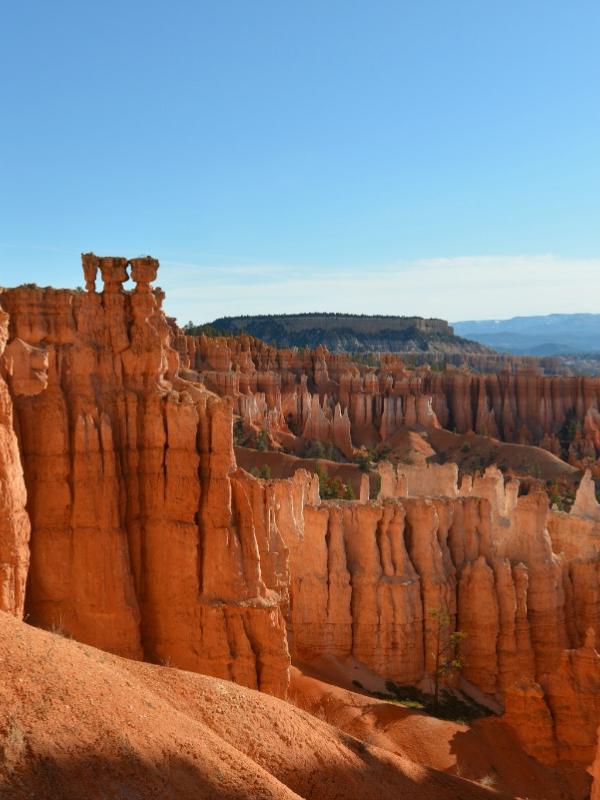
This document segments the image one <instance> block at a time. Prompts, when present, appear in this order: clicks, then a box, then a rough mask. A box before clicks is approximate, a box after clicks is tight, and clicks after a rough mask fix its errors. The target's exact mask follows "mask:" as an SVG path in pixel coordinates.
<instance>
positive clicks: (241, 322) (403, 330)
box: [190, 313, 488, 354]
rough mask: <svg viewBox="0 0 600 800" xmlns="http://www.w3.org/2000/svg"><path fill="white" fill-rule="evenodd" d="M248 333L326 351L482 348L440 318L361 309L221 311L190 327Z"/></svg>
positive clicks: (276, 343) (271, 341)
mask: <svg viewBox="0 0 600 800" xmlns="http://www.w3.org/2000/svg"><path fill="white" fill-rule="evenodd" d="M203 328H204V329H207V328H208V329H210V330H207V331H206V332H209V333H210V332H211V331H212V332H220V333H226V334H230V335H231V334H238V333H242V332H243V333H249V334H251V335H252V336H256V337H257V338H259V339H262V340H263V341H265V342H268V343H269V344H271V345H274V346H275V347H309V348H315V347H317V346H318V345H325V347H327V349H328V350H329V351H330V352H351V353H361V352H363V353H364V352H388V353H392V352H411V353H439V354H442V353H464V354H475V353H485V352H488V350H487V348H486V347H484V346H482V345H481V344H479V343H477V342H472V341H467V340H466V339H462V338H461V337H459V336H455V334H454V332H453V330H452V328H451V327H450V325H448V323H447V322H446V321H445V320H442V319H423V318H422V317H394V316H369V315H366V314H324V313H312V314H265V315H256V316H242V317H221V318H220V319H216V320H214V322H212V323H210V324H209V325H208V326H197V329H196V328H193V329H190V332H196V330H197V332H201V331H202V329H203Z"/></svg>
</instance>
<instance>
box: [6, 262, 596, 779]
mask: <svg viewBox="0 0 600 800" xmlns="http://www.w3.org/2000/svg"><path fill="white" fill-rule="evenodd" d="M157 268H158V263H157V262H156V261H155V260H154V259H151V258H149V257H148V258H141V259H134V260H133V261H131V262H127V261H126V259H123V258H98V257H96V256H95V255H93V254H86V255H85V256H84V273H85V279H86V291H85V292H72V291H67V290H55V289H50V288H46V289H40V288H37V287H31V286H27V287H19V288H16V289H9V290H3V291H2V292H1V293H0V305H1V306H2V308H3V309H4V311H3V317H2V320H0V322H1V323H3V325H0V350H2V351H3V353H2V356H1V357H2V368H1V369H2V372H1V378H2V379H1V380H0V481H1V489H2V491H1V494H0V504H2V505H1V506H0V511H1V512H2V514H1V515H0V589H1V592H0V603H1V604H2V608H3V609H6V610H8V611H10V612H11V613H13V614H16V615H20V614H22V613H23V608H24V606H25V610H26V613H27V614H28V620H29V621H30V622H32V623H34V624H37V625H39V626H43V627H46V628H56V629H59V630H64V631H65V632H67V633H69V634H70V635H72V636H73V637H74V638H76V639H78V640H80V641H82V642H85V643H88V644H92V645H94V646H97V647H100V648H102V649H105V650H108V651H111V652H113V653H116V654H119V655H124V656H127V657H130V658H135V659H142V658H145V659H147V660H150V661H155V662H163V663H170V664H173V665H175V666H178V667H181V668H183V669H187V670H191V671H197V672H205V673H208V674H211V675H215V676H217V677H222V678H228V679H232V680H235V681H237V682H238V683H241V684H244V685H246V686H250V687H253V688H259V689H262V690H265V691H269V692H271V693H273V694H277V695H281V696H284V695H285V693H286V691H287V686H288V669H289V665H290V658H291V657H294V658H295V659H298V660H299V661H310V660H311V659H313V658H315V657H317V656H319V657H320V656H323V655H331V656H335V657H338V658H342V659H343V658H346V657H348V656H352V657H353V658H355V659H357V660H358V661H360V662H362V663H363V664H365V665H366V666H368V667H369V668H370V669H371V670H373V671H374V672H376V673H377V674H378V675H380V676H382V677H383V678H387V679H391V680H393V681H396V682H398V683H409V684H415V683H422V685H424V686H427V685H428V681H430V679H431V675H432V672H433V670H434V664H435V658H436V647H437V646H438V645H437V642H438V640H439V639H441V641H442V644H444V642H445V640H446V639H447V637H448V636H450V634H451V633H452V632H453V631H455V630H459V631H461V632H463V633H464V634H465V636H464V638H463V640H462V642H461V657H462V662H463V667H462V673H461V675H460V680H462V682H463V686H465V687H467V688H470V690H472V689H473V687H475V688H476V689H477V690H478V691H480V692H483V693H485V694H486V695H488V696H489V697H491V698H493V699H494V700H495V701H496V702H497V703H499V704H500V705H505V707H506V709H507V720H508V721H509V722H511V723H512V724H513V726H514V727H515V728H516V729H519V735H520V736H521V739H522V741H523V746H524V747H525V748H527V749H528V752H531V753H532V754H533V755H534V756H535V757H536V758H539V759H541V760H543V761H546V762H548V763H555V762H556V763H559V762H563V761H564V762H569V763H576V764H579V765H581V766H587V765H588V764H589V763H591V761H592V758H593V751H594V748H595V741H596V740H595V736H596V728H597V727H598V725H599V723H600V707H599V706H598V704H597V703H596V701H595V699H594V694H595V693H597V691H598V688H600V687H598V683H597V682H598V680H599V675H598V658H597V656H596V654H595V649H594V642H593V637H594V635H595V636H600V590H599V589H598V585H599V580H598V578H599V576H600V566H599V565H600V545H599V544H598V542H600V536H599V533H600V521H599V519H598V513H597V504H596V500H595V497H594V493H593V482H592V481H591V478H590V476H589V475H586V476H585V478H584V480H583V482H582V484H581V487H580V489H579V492H578V494H577V498H576V501H575V504H574V508H573V511H572V513H570V514H563V513H560V512H550V511H549V508H548V500H547V496H546V495H545V493H543V492H540V491H536V490H535V489H534V488H531V489H530V490H529V493H528V494H522V495H521V496H519V484H518V482H517V481H514V480H513V481H508V482H505V479H504V476H503V475H502V473H501V472H500V471H499V470H497V469H495V468H490V469H488V470H486V472H485V473H484V474H483V475H478V476H476V477H475V478H474V479H471V478H469V479H464V480H463V481H462V482H461V484H460V487H459V485H458V470H457V467H456V465H455V464H452V463H448V464H444V465H439V464H437V465H436V464H428V463H427V462H426V459H425V456H424V457H423V458H422V459H421V460H420V461H419V463H413V464H400V465H398V466H395V467H392V466H391V465H387V464H383V465H381V466H380V469H379V472H380V477H381V491H380V495H379V498H378V500H377V501H369V500H368V492H367V490H366V486H363V490H362V491H361V500H360V501H359V502H350V501H337V502H335V501H331V502H320V500H319V496H318V481H317V480H316V479H315V477H314V476H312V477H311V476H310V475H308V474H307V473H304V472H302V471H298V472H296V474H295V475H294V476H293V477H291V478H288V479H286V480H275V481H261V480H257V479H255V478H253V477H252V476H250V475H249V474H248V473H246V472H244V471H243V470H241V469H238V468H237V466H236V462H235V456H234V451H233V435H232V427H233V419H234V415H235V414H238V415H239V416H240V418H241V421H242V424H243V425H246V426H248V427H249V428H256V427H262V426H266V427H265V430H266V431H267V433H268V435H269V436H271V437H272V439H273V440H275V439H277V438H279V440H281V437H287V438H285V439H284V440H285V441H287V442H288V444H289V445H290V446H292V447H293V444H294V442H295V441H297V440H302V439H303V438H307V439H308V438H310V439H312V438H314V439H320V440H322V441H329V442H330V443H331V444H333V445H335V446H336V447H337V448H338V449H340V450H342V452H346V453H348V454H351V452H352V450H353V448H354V447H355V445H356V444H357V443H364V442H373V441H377V440H378V437H379V438H381V436H382V431H383V432H384V434H385V436H393V435H394V431H396V430H399V429H400V427H404V426H407V425H408V426H409V427H410V426H422V427H427V426H429V428H430V430H432V429H433V427H435V426H437V425H439V424H443V425H448V424H450V423H451V422H452V421H453V424H455V425H457V426H460V427H462V428H465V427H468V426H473V425H475V426H477V425H481V426H484V425H485V426H487V427H488V428H489V427H490V426H492V425H496V426H497V429H498V432H499V433H503V432H505V431H507V430H509V429H512V428H511V426H512V425H513V421H514V420H517V423H516V428H514V430H515V431H516V430H517V428H519V424H520V422H521V421H523V420H524V421H526V423H527V425H525V428H524V427H523V426H522V425H521V427H520V428H519V431H520V432H519V433H518V436H520V437H525V438H527V436H528V435H529V433H527V432H526V431H529V432H530V433H531V431H532V430H534V428H535V424H537V423H535V420H536V419H538V417H539V414H540V413H541V412H540V411H539V408H541V409H542V410H544V409H545V410H544V412H543V414H542V416H543V418H544V420H546V422H547V423H548V425H550V427H551V426H552V425H553V424H554V422H552V420H554V416H553V415H554V413H555V411H556V409H558V408H559V407H560V408H562V409H563V411H564V412H565V414H567V412H568V408H569V406H568V403H567V401H566V400H565V399H564V397H563V400H560V399H559V398H560V397H561V396H562V395H561V393H560V392H554V390H551V391H550V393H549V394H548V395H547V397H546V400H547V402H546V401H545V402H544V403H542V404H541V406H539V408H538V411H535V407H536V403H537V401H538V400H539V397H538V395H537V389H536V386H538V378H540V376H538V377H537V378H535V380H532V381H525V382H523V381H521V380H520V379H519V375H518V374H517V375H516V376H511V379H510V380H508V378H507V379H506V382H504V381H505V377H503V376H499V377H498V376H495V378H497V380H491V379H490V380H488V378H481V377H477V378H475V377H474V376H472V375H469V374H467V373H464V372H461V371H455V372H448V373H444V374H440V373H431V372H430V371H427V370H425V371H423V372H415V373H411V372H407V371H406V370H405V368H404V367H403V366H402V365H401V364H400V363H399V362H397V361H395V360H394V359H388V360H385V359H384V360H383V362H382V365H383V366H382V370H383V371H382V370H380V371H375V370H371V369H367V368H365V369H362V368H360V369H359V368H358V367H357V366H355V365H350V366H349V363H348V360H347V359H345V358H344V357H341V356H339V357H334V356H332V355H331V354H328V353H327V352H326V351H324V350H323V349H321V350H319V351H318V352H316V353H312V354H311V353H300V352H297V351H296V352H292V351H287V352H286V351H280V352H276V351H273V350H272V348H268V347H267V346H266V345H261V344H258V343H256V342H255V341H253V340H250V339H248V338H244V337H241V338H240V339H238V340H222V339H213V340H209V339H207V338H206V337H201V338H200V339H194V338H193V337H183V336H182V334H181V332H180V331H178V329H177V328H176V327H175V326H174V325H173V324H172V323H170V322H169V321H168V320H167V319H166V318H165V316H164V314H163V313H162V310H161V303H162V299H163V295H162V292H161V291H160V290H159V289H153V288H152V285H151V284H152V281H153V280H154V279H155V278H156V273H157ZM98 271H99V272H100V274H101V276H102V281H103V288H102V290H101V291H96V276H97V273H98ZM130 275H131V277H132V278H133V280H134V283H135V287H134V289H133V290H132V291H124V289H123V284H124V283H125V282H126V281H127V280H128V278H129V276H130ZM6 314H8V317H9V319H8V323H9V327H8V336H7V334H6V331H7V328H6V325H7V317H6ZM174 345H175V346H174ZM540 380H541V378H540ZM473 381H476V383H473ZM449 385H452V387H453V388H452V391H451V392H450V393H449V394H448V395H446V393H445V389H444V387H445V386H449ZM509 386H513V389H514V399H515V403H516V405H515V407H514V408H513V407H512V406H511V403H512V401H511V399H510V398H511V397H512V394H511V392H512V391H513V389H511V390H510V392H508V388H507V387H509ZM586 386H587V388H586ZM440 387H441V389H440ZM500 387H504V389H506V391H507V392H508V394H506V392H504V389H502V391H500ZM581 387H583V389H585V391H586V392H587V395H586V397H587V400H585V401H584V398H583V395H582V396H581V398H580V399H581V402H579V401H578V400H577V401H576V402H575V406H576V413H578V414H580V415H581V414H585V415H587V417H589V418H590V419H591V418H592V417H593V408H594V406H593V403H594V402H595V399H594V393H593V391H592V389H593V387H592V386H591V385H589V386H588V385H587V384H581ZM213 390H215V391H213ZM497 391H499V392H500V393H499V394H498V395H497ZM544 391H545V390H544ZM503 392H504V393H503ZM225 395H226V396H225ZM442 398H444V399H443V400H442ZM498 398H500V399H498ZM507 398H508V399H507ZM536 398H537V399H536ZM588 401H589V403H590V404H591V405H589V407H588ZM498 402H500V406H498ZM548 403H550V405H548ZM551 406H552V409H553V410H549V409H550V407H551ZM498 408H500V409H501V411H502V413H501V414H498V413H497V409H498ZM586 408H587V409H588V410H587V411H586ZM590 409H592V411H590ZM534 411H535V413H534ZM515 415H516V416H515ZM536 415H538V416H536ZM587 417H586V418H587ZM565 419H566V417H565ZM478 420H479V422H478ZM524 424H525V423H524ZM544 424H546V423H544ZM532 426H533V427H532ZM543 429H544V428H543V426H542V427H540V428H539V429H536V430H538V433H541V432H542V431H543ZM591 430H592V428H589V431H591ZM515 435H517V434H516V433H515ZM536 435H537V434H536ZM553 435H555V434H553ZM582 441H583V439H582ZM363 483H364V481H363ZM25 487H26V491H25ZM30 530H31V541H30V545H29V546H28V540H29V535H30ZM29 560H30V562H31V563H30V567H29V570H28V563H29ZM26 579H27V590H26V592H25V581H26ZM440 613H441V614H442V615H443V617H444V619H445V620H447V625H445V626H444V630H443V631H441V633H440V631H439V624H440V622H439V620H440ZM590 630H591V633H588V631H590ZM527 720H530V723H529V726H528V725H527V724H526V721H527Z"/></svg>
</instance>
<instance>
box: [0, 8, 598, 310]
mask: <svg viewBox="0 0 600 800" xmlns="http://www.w3.org/2000/svg"><path fill="white" fill-rule="evenodd" d="M599 25H600V5H599V4H597V3H595V2H591V0H576V2H574V3H572V4H568V5H566V4H564V3H560V2H558V0H551V2H547V3H544V4H538V3H525V4H524V3H521V2H517V0H508V2H506V3H503V4H501V5H498V6H494V5H491V4H482V3H479V2H476V0H459V2H457V3H451V4H450V3H443V2H439V0H423V1H422V2H420V3H418V4H413V3H411V4H408V3H397V2H394V1H393V0H379V1H378V2H376V3H375V4H373V3H366V2H360V0H359V2H356V3H352V4H348V3H345V2H342V0H331V2H330V3H327V4H323V3H320V2H316V0H307V2H305V3H302V4H289V3H280V2H276V1H275V0H264V2H263V3H261V4H259V5H257V4H248V3H246V2H242V0H232V2H229V3H214V2H208V1H204V0H202V1H201V2H191V0H178V1H177V2H175V3H173V4H171V5H170V6H169V8H168V9H166V7H165V6H164V4H162V3H159V2H156V1H155V0H149V2H148V1H147V2H144V3H142V2H141V0H128V2H127V3H118V2H116V0H107V2H105V3H103V4H101V5H98V4H91V3H90V4H88V3H73V2H65V3H60V4H48V3H44V2H42V1H41V0H32V2H30V3H27V4H18V3H12V4H8V5H7V7H6V9H4V11H3V25H2V27H1V30H0V41H1V43H2V47H1V48H0V64H2V66H3V67H4V74H5V75H7V76H8V75H10V80H6V81H5V82H4V84H3V87H2V94H1V95H0V96H1V98H2V109H3V119H4V124H3V126H2V128H1V129H0V175H1V176H2V186H3V192H2V194H1V195H0V285H2V284H4V285H14V284H17V283H22V282H36V283H38V284H40V285H46V284H52V285H55V286H77V285H80V284H81V283H82V277H81V272H80V266H79V254H80V252H82V251H88V250H94V251H95V252H97V253H99V254H106V255H109V254H114V255H125V256H128V257H133V256H136V255H139V254H141V253H151V254H152V255H154V256H156V257H157V258H159V259H160V260H161V264H162V267H161V272H160V275H159V280H158V283H159V284H160V285H162V287H163V288H164V289H165V290H166V292H167V301H166V305H165V308H166V310H167V312H168V313H170V314H172V315H174V316H176V317H177V318H178V319H179V320H180V321H187V320H188V319H193V320H194V321H197V322H203V321H209V320H211V319H214V318H215V317H219V316H224V315H237V314H240V313H249V314H251V313H259V312H260V313H270V312H277V311H287V312H294V311H300V310H301V311H310V310H315V309H323V308H324V309H327V310H330V311H344V312H351V313H383V314H398V315H418V316H424V317H430V316H435V317H442V318H443V319H448V320H467V319H486V318H493V319H504V318H510V317H513V316H518V315H536V314H540V315H543V314H548V313H557V312H558V313H571V312H592V311H595V310H596V309H597V308H598V300H597V298H598V296H600V225H599V224H598V220H599V219H600V192H598V186H599V185H600V159H599V158H598V142H599V141H600V104H599V103H598V90H597V87H598V85H600V49H599V48H598V47H597V41H596V39H597V30H598V27H599Z"/></svg>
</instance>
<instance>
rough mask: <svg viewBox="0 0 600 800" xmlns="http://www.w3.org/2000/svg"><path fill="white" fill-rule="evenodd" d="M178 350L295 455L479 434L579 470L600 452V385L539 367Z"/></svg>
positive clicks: (240, 343) (248, 347) (222, 345)
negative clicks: (542, 452) (431, 433)
mask: <svg viewBox="0 0 600 800" xmlns="http://www.w3.org/2000/svg"><path fill="white" fill-rule="evenodd" d="M174 346H175V348H176V349H177V350H178V351H179V353H180V357H181V361H182V364H183V366H184V368H185V369H186V370H191V371H192V373H195V374H196V377H197V376H198V375H200V374H201V375H202V378H203V380H204V381H205V383H206V385H207V387H208V388H210V389H212V390H213V391H215V392H217V393H218V394H223V395H225V394H226V395H228V396H231V397H233V398H234V410H235V413H236V414H239V415H240V416H241V417H242V419H244V421H245V423H246V424H247V425H254V426H256V427H259V428H266V429H268V431H269V433H270V434H271V435H272V436H273V437H274V438H275V439H278V440H279V441H280V442H281V443H282V444H285V445H286V446H288V447H291V448H292V449H294V445H293V440H294V438H295V437H300V438H301V439H302V438H304V439H311V438H319V439H321V440H323V441H328V442H332V443H333V444H335V445H336V446H337V447H338V448H339V449H340V450H341V451H342V452H343V453H345V454H346V455H347V454H348V453H350V452H351V450H352V447H354V448H357V447H361V446H365V445H366V446H372V445H375V444H378V443H381V442H388V441H390V440H392V439H393V437H394V436H395V434H397V433H398V431H400V430H402V429H404V428H406V427H408V428H417V429H418V428H421V429H425V430H427V429H431V428H436V427H439V426H440V425H441V426H442V427H444V428H448V429H451V430H455V431H457V432H458V433H469V432H475V433H478V434H483V435H488V436H494V437H497V438H499V439H501V440H502V441H504V442H513V443H521V444H534V445H539V446H541V447H544V448H545V449H547V450H549V451H550V452H552V453H554V454H558V455H560V454H563V455H565V456H567V457H568V459H569V460H570V461H571V463H574V464H577V465H579V464H580V463H583V462H584V461H585V460H586V459H595V458H596V457H597V456H599V455H600V411H599V408H600V378H590V377H584V376H564V375H544V374H542V372H541V371H540V370H538V369H535V368H534V367H531V366H530V367H527V368H525V367H524V368H521V369H518V370H517V371H512V370H511V369H509V368H506V369H503V370H500V371H498V372H496V373H494V374H486V375H482V374H477V373H475V372H470V371H468V370H465V369H462V368H461V369H457V368H455V367H453V366H451V365H449V366H447V367H446V369H445V370H444V371H443V372H436V371H433V370H431V368H430V367H429V366H427V365H425V366H422V367H415V368H409V367H407V365H406V364H405V363H404V361H403V360H402V358H400V357H399V356H397V355H382V356H381V357H380V358H379V361H378V363H377V364H374V365H373V366H370V365H368V364H364V363H355V362H353V361H352V360H351V358H350V356H348V355H345V354H340V353H329V352H328V351H327V350H325V348H323V347H318V348H316V349H315V350H314V351H307V350H276V349H275V348H272V347H269V346H268V345H266V344H265V343H264V342H260V341H258V340H256V339H253V338H252V337H249V336H246V335H242V336H239V337H233V338H224V337H217V338H210V337H207V336H204V335H202V336H199V337H194V336H185V335H184V334H183V333H182V332H176V335H175V337H174Z"/></svg>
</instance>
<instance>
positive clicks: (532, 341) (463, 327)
mask: <svg viewBox="0 0 600 800" xmlns="http://www.w3.org/2000/svg"><path fill="white" fill-rule="evenodd" d="M453 327H454V331H455V333H457V334H458V335H460V336H464V337H466V338H468V339H473V340H474V341H476V342H480V343H481V344H484V345H487V347H492V348H493V349H494V350H499V351H500V352H507V353H514V354H515V355H531V356H554V355H562V354H565V353H594V352H600V314H548V315H547V316H544V317H542V316H540V317H513V318H512V319H486V320H467V321H463V322H455V323H453Z"/></svg>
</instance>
